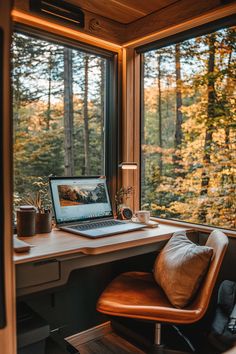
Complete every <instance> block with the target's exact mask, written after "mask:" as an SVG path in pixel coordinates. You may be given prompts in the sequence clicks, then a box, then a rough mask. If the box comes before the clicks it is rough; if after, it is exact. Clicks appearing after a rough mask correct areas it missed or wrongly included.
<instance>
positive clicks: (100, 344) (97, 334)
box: [66, 322, 145, 354]
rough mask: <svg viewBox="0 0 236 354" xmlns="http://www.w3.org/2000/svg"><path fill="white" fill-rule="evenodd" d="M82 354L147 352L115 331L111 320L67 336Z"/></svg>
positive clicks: (135, 353)
mask: <svg viewBox="0 0 236 354" xmlns="http://www.w3.org/2000/svg"><path fill="white" fill-rule="evenodd" d="M66 340H67V341H68V342H69V343H70V344H71V345H72V346H73V347H75V348H76V349H77V350H78V351H79V353H80V354H132V353H134V354H145V352H144V351H142V350H140V349H139V348H137V347H135V346H134V345H133V344H131V343H129V342H128V341H126V340H125V339H123V338H121V337H120V336H119V335H117V334H116V333H114V331H113V329H112V327H111V324H110V322H106V323H104V324H102V325H99V326H97V327H94V328H91V329H89V330H87V331H84V332H81V333H78V334H76V335H74V336H71V337H68V338H66Z"/></svg>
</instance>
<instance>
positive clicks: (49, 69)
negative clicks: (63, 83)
mask: <svg viewBox="0 0 236 354" xmlns="http://www.w3.org/2000/svg"><path fill="white" fill-rule="evenodd" d="M52 55H53V54H52V51H51V50H50V56H49V61H48V104H47V112H46V129H47V130H49V128H50V120H51V91H52Z"/></svg>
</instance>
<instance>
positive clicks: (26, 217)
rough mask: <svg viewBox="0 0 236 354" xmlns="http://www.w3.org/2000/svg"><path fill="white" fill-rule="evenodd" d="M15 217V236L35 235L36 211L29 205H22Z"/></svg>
mask: <svg viewBox="0 0 236 354" xmlns="http://www.w3.org/2000/svg"><path fill="white" fill-rule="evenodd" d="M16 215H17V236H18V237H25V236H34V235H35V217H36V209H35V208H34V207H33V206H30V205H23V206H20V208H19V209H18V210H17V212H16Z"/></svg>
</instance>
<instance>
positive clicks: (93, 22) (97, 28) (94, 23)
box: [89, 18, 102, 32]
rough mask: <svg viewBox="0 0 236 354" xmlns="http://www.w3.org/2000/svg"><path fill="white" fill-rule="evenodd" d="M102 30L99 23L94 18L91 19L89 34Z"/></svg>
mask: <svg viewBox="0 0 236 354" xmlns="http://www.w3.org/2000/svg"><path fill="white" fill-rule="evenodd" d="M101 29H102V27H101V24H100V22H99V21H98V20H97V19H96V18H92V19H91V20H90V21H89V31H90V32H100V31H101Z"/></svg>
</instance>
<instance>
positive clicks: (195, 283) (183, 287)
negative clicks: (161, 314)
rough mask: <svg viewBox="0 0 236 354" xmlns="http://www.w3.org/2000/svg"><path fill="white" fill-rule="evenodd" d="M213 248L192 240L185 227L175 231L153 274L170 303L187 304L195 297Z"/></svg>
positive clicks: (160, 255) (159, 257)
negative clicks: (183, 229)
mask: <svg viewBox="0 0 236 354" xmlns="http://www.w3.org/2000/svg"><path fill="white" fill-rule="evenodd" d="M212 254H213V249H212V248H211V247H207V246H198V245H196V244H195V243H193V242H191V241H190V240H189V239H188V238H187V236H186V233H185V232H184V231H180V232H176V233H174V234H173V236H172V237H171V239H170V240H169V241H168V242H167V244H166V245H165V247H164V248H163V249H162V250H161V252H160V253H159V255H158V256H157V258H156V261H155V264H154V270H153V271H154V278H155V280H156V281H157V283H158V284H159V285H160V286H161V287H162V289H163V290H164V292H165V294H166V296H167V297H168V299H169V301H170V302H171V304H172V305H173V306H175V307H177V308H182V307H185V306H186V305H187V304H189V302H190V301H191V300H192V298H193V297H194V295H195V293H196V291H197V289H198V287H199V285H200V282H201V280H202V278H203V277H204V275H205V273H206V272H207V270H208V266H209V263H210V260H211V257H212Z"/></svg>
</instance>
